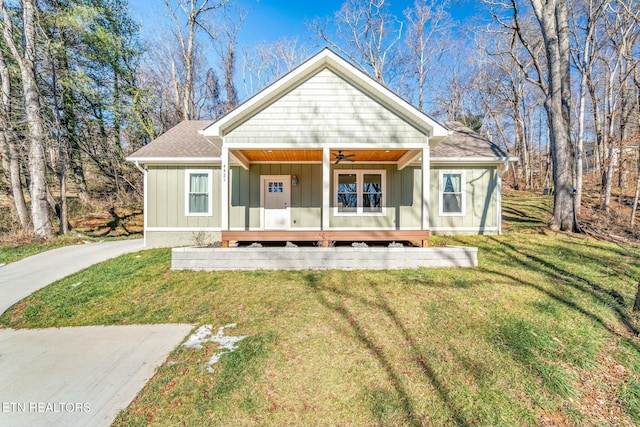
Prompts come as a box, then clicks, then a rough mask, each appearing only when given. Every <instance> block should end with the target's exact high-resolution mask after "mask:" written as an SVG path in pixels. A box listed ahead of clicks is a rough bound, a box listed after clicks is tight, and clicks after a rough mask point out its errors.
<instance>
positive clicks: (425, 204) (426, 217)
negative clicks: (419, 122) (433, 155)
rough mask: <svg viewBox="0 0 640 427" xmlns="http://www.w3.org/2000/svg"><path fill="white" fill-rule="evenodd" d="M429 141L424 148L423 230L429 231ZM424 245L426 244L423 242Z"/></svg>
mask: <svg viewBox="0 0 640 427" xmlns="http://www.w3.org/2000/svg"><path fill="white" fill-rule="evenodd" d="M429 159H430V149H429V139H428V138H427V145H426V146H425V147H424V148H422V165H421V166H422V227H421V228H422V230H429V227H430V225H429V217H430V215H431V212H430V211H429V210H430V206H429V197H430V194H431V162H430V160H429ZM423 243H424V242H423Z"/></svg>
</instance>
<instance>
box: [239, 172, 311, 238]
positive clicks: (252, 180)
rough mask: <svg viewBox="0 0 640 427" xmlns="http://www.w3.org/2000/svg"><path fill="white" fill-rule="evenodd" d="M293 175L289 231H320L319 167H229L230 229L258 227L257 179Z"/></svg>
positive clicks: (258, 193) (258, 184)
mask: <svg viewBox="0 0 640 427" xmlns="http://www.w3.org/2000/svg"><path fill="white" fill-rule="evenodd" d="M262 175H296V176H297V177H298V185H296V186H291V224H290V225H291V228H320V224H321V222H322V218H321V209H322V165H319V164H254V165H251V168H250V169H249V170H248V171H247V170H245V169H242V168H240V167H232V168H231V188H232V194H231V214H230V216H229V226H230V227H231V228H232V229H239V228H245V229H246V228H251V229H258V228H260V177H261V176H262Z"/></svg>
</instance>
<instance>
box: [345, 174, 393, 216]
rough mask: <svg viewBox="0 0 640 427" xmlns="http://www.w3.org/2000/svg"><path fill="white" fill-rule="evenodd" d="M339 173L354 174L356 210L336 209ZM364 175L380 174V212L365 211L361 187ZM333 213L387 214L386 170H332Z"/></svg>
mask: <svg viewBox="0 0 640 427" xmlns="http://www.w3.org/2000/svg"><path fill="white" fill-rule="evenodd" d="M339 175H356V194H357V199H358V208H357V209H356V212H340V211H339V210H338V184H339V179H338V177H339ZM364 175H380V180H381V184H382V199H381V201H380V204H381V207H382V210H381V211H380V212H365V211H364V206H363V204H364V203H363V199H364V198H363V193H364V191H363V189H362V182H363V179H364ZM333 214H334V216H386V215H387V171H386V170H384V169H379V170H361V169H334V171H333Z"/></svg>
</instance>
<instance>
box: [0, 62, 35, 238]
mask: <svg viewBox="0 0 640 427" xmlns="http://www.w3.org/2000/svg"><path fill="white" fill-rule="evenodd" d="M0 84H1V85H2V86H1V87H2V105H1V106H0V128H1V129H3V130H2V131H1V132H0V155H1V156H2V169H3V170H4V172H5V177H6V179H7V181H8V184H9V197H10V198H11V201H12V202H13V207H14V209H15V211H16V215H17V216H18V221H20V227H22V229H23V230H27V229H29V227H30V226H31V220H30V218H29V211H28V209H27V203H26V201H25V198H24V191H23V189H22V179H21V173H20V153H19V152H18V147H17V145H16V141H17V138H16V135H15V133H14V132H13V130H12V125H11V119H10V117H11V110H12V106H11V76H10V75H9V67H8V66H7V63H6V61H5V60H4V57H3V56H2V55H0Z"/></svg>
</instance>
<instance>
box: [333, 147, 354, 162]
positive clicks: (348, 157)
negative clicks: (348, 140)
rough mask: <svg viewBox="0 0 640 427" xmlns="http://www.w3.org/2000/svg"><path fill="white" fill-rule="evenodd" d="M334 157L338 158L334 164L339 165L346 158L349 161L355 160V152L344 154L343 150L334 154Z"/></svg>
mask: <svg viewBox="0 0 640 427" xmlns="http://www.w3.org/2000/svg"><path fill="white" fill-rule="evenodd" d="M333 155H334V157H335V158H336V161H335V163H334V165H337V164H338V163H340V162H341V161H343V160H346V161H348V162H353V161H354V160H353V157H355V156H356V155H355V154H342V150H339V151H338V154H335V153H334V154H333Z"/></svg>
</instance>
